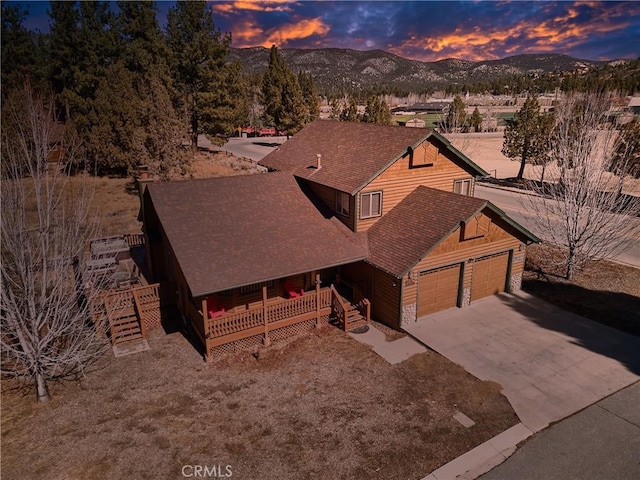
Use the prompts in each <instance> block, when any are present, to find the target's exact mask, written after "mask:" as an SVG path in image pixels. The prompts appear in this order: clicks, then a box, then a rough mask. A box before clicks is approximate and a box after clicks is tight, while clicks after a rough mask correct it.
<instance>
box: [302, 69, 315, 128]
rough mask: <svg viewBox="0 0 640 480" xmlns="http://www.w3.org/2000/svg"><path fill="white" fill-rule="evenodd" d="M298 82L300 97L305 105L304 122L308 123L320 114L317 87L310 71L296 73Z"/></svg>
mask: <svg viewBox="0 0 640 480" xmlns="http://www.w3.org/2000/svg"><path fill="white" fill-rule="evenodd" d="M298 83H299V84H300V89H301V90H302V98H303V99H304V103H305V105H306V107H307V112H306V118H305V123H309V122H312V121H313V120H315V119H316V118H318V117H319V116H320V103H319V97H318V89H317V88H316V85H315V83H314V81H313V77H312V76H311V74H310V73H308V74H307V73H304V72H300V73H299V74H298Z"/></svg>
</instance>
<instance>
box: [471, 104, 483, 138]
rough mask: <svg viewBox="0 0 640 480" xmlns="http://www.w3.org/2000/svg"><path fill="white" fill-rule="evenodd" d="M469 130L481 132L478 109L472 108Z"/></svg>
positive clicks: (480, 117)
mask: <svg viewBox="0 0 640 480" xmlns="http://www.w3.org/2000/svg"><path fill="white" fill-rule="evenodd" d="M471 128H473V131H474V132H481V131H482V115H480V111H479V110H478V107H476V108H474V109H473V113H472V114H471Z"/></svg>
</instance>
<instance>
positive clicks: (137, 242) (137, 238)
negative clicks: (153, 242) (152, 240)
mask: <svg viewBox="0 0 640 480" xmlns="http://www.w3.org/2000/svg"><path fill="white" fill-rule="evenodd" d="M122 237H123V238H124V241H125V242H126V244H127V245H128V246H129V248H133V247H140V246H142V245H144V234H142V233H127V234H125V235H123V236H122Z"/></svg>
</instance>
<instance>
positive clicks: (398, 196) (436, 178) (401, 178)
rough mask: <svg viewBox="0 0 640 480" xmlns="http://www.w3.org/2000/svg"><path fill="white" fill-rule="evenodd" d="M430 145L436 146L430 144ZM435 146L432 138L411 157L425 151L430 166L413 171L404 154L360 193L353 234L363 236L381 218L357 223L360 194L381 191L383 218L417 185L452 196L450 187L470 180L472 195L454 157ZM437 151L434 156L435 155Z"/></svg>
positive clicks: (423, 166)
mask: <svg viewBox="0 0 640 480" xmlns="http://www.w3.org/2000/svg"><path fill="white" fill-rule="evenodd" d="M431 142H436V143H435V144H432V143H431ZM437 143H438V142H437V140H435V139H433V138H430V139H427V140H426V141H425V142H424V143H423V144H427V145H426V149H425V148H423V147H422V146H418V147H417V148H416V149H415V151H414V156H417V155H418V154H419V152H420V151H421V150H426V151H425V153H423V154H422V156H425V155H426V158H427V160H428V161H431V158H435V160H434V161H433V163H432V164H431V163H423V164H422V165H420V164H418V165H415V166H413V167H412V166H411V163H412V162H411V155H409V154H407V155H405V156H404V157H402V158H400V159H398V160H397V161H396V162H395V163H393V164H392V165H391V166H389V168H387V169H386V170H385V171H384V172H382V173H381V174H380V175H378V176H377V177H376V178H375V179H374V180H373V181H372V182H371V183H369V184H368V185H367V186H366V187H364V188H363V189H362V191H361V192H360V193H359V194H358V195H357V196H356V212H357V213H356V215H357V217H356V218H357V220H356V230H355V231H357V232H364V231H366V230H367V229H369V227H371V226H372V225H373V224H374V223H376V222H377V221H378V220H379V219H380V218H381V216H379V217H373V218H367V219H360V198H361V195H362V193H367V192H374V191H382V215H384V214H386V213H387V212H389V211H390V210H391V209H393V208H394V207H395V206H396V205H397V204H398V203H400V202H401V201H402V200H403V199H404V198H405V197H406V196H407V195H409V194H410V193H411V192H412V191H413V190H414V189H415V188H416V187H417V186H419V185H424V186H426V187H431V188H437V189H439V190H444V191H447V192H453V184H454V182H455V181H456V180H463V179H469V180H471V189H470V193H471V195H473V188H474V179H473V177H472V176H471V175H470V174H469V173H468V172H467V171H465V170H464V169H463V168H462V167H460V166H459V164H457V163H455V161H454V160H453V159H454V158H455V157H453V156H452V155H451V154H450V153H449V152H448V151H447V150H446V149H444V147H442V148H440V147H439V146H438V145H437ZM436 149H437V154H436V153H435V150H436ZM425 161H426V160H425ZM458 162H459V161H458Z"/></svg>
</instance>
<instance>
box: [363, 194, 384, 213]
mask: <svg viewBox="0 0 640 480" xmlns="http://www.w3.org/2000/svg"><path fill="white" fill-rule="evenodd" d="M380 215H382V192H367V193H361V194H360V218H371V217H379V216H380Z"/></svg>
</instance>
